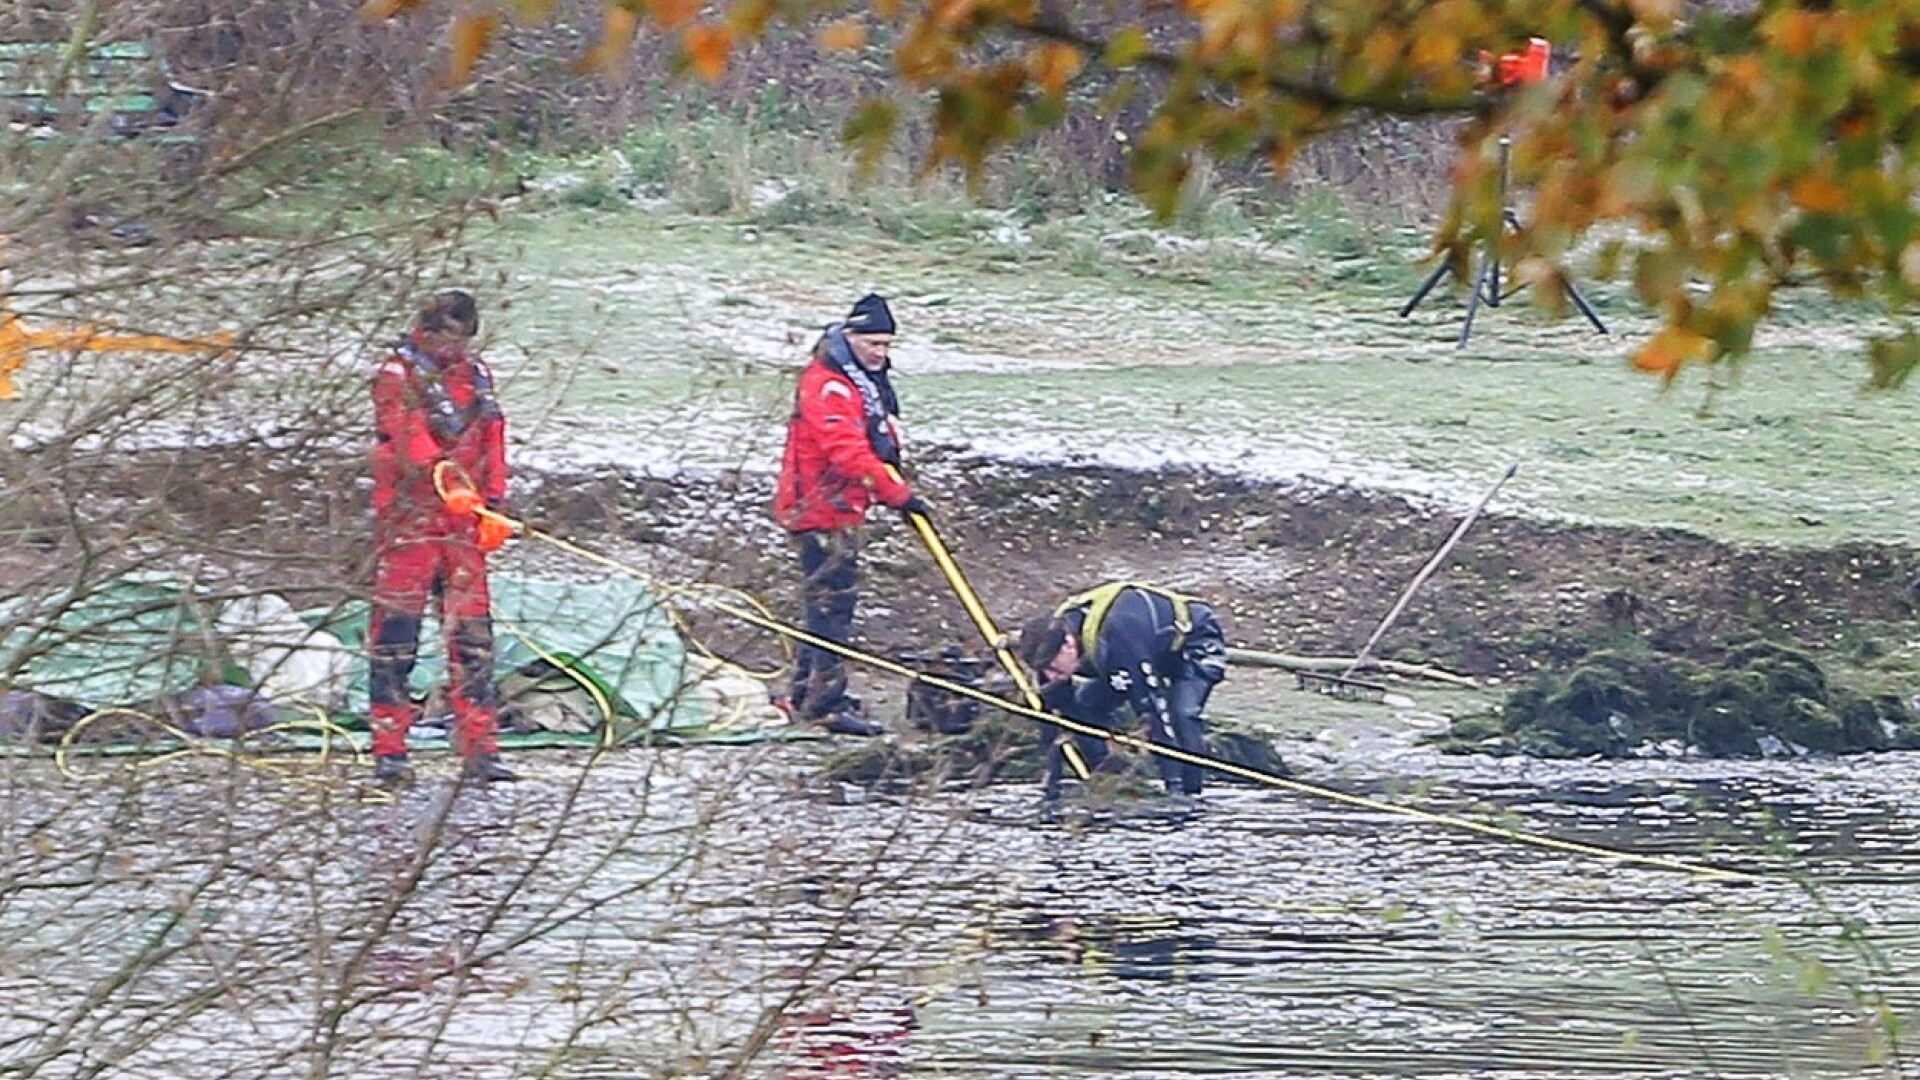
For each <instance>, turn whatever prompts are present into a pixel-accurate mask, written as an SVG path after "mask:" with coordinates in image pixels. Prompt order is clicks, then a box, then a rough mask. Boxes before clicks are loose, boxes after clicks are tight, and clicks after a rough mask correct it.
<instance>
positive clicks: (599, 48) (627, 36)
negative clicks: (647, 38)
mask: <svg viewBox="0 0 1920 1080" xmlns="http://www.w3.org/2000/svg"><path fill="white" fill-rule="evenodd" d="M639 29H640V16H639V14H638V13H637V12H635V11H634V10H633V9H631V8H628V7H624V6H622V5H620V4H606V5H604V6H603V7H602V8H601V9H600V40H598V41H596V42H594V43H593V47H592V48H591V49H588V50H587V55H586V56H584V57H582V58H581V61H580V63H579V64H578V65H576V67H578V68H581V69H584V70H586V71H598V72H600V73H602V74H604V75H607V76H608V77H613V76H616V75H618V74H620V71H621V69H622V68H623V67H625V65H626V60H627V54H628V53H629V52H631V51H632V49H633V36H634V34H635V33H636V32H638V31H639Z"/></svg>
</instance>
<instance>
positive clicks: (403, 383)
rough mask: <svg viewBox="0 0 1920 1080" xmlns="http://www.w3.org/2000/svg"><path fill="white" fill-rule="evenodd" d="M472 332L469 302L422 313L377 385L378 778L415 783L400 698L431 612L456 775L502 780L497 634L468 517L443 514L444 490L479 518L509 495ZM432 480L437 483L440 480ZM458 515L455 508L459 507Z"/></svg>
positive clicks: (458, 300)
mask: <svg viewBox="0 0 1920 1080" xmlns="http://www.w3.org/2000/svg"><path fill="white" fill-rule="evenodd" d="M479 330H480V312H479V308H478V307H477V305H475V303H474V300H473V297H472V296H469V295H468V294H466V293H464V292H460V291H458V290H454V291H449V292H443V293H440V294H439V295H437V296H435V297H433V299H431V300H429V301H428V302H427V303H426V305H425V306H424V307H422V308H421V309H420V312H419V314H418V315H417V316H416V317H415V318H414V323H413V329H412V331H411V332H410V333H409V334H408V335H407V338H406V339H405V340H404V341H401V342H400V343H399V344H397V345H395V346H394V349H393V353H392V355H390V356H389V357H388V358H387V359H386V361H385V362H384V363H382V364H381V365H380V369H379V371H378V372H377V373H375V375H374V377H373V411H374V447H373V521H374V577H373V623H372V626H371V627H370V628H369V631H368V634H367V646H368V696H369V698H370V699H371V702H372V709H371V712H372V717H371V722H372V726H373V753H374V759H375V763H376V764H375V772H374V775H375V776H376V777H377V778H378V779H380V780H381V781H382V782H386V783H399V782H403V781H405V780H407V779H409V778H410V777H411V776H412V770H411V768H410V767H409V765H408V761H407V730H408V728H410V727H411V726H412V725H413V722H414V720H415V719H417V718H418V712H419V710H418V707H417V706H416V705H415V704H414V703H413V701H412V699H411V697H410V696H409V694H408V690H407V679H408V676H409V675H411V674H412V672H413V665H414V661H415V657H416V650H417V648H418V646H419V641H420V617H421V615H422V614H423V613H424V612H425V611H426V607H427V602H428V600H430V599H432V598H434V597H435V596H437V597H438V599H439V615H440V625H441V627H442V629H443V630H444V632H445V634H446V648H447V671H448V682H449V683H450V686H449V687H448V694H447V696H448V699H449V702H450V704H451V705H452V709H453V716H454V743H455V746H456V747H457V748H458V749H459V751H460V754H461V756H462V757H463V758H465V761H466V765H465V772H466V774H467V775H468V776H469V777H471V778H473V779H476V780H479V781H481V782H484V783H491V782H494V781H497V780H512V779H514V775H513V773H511V772H510V771H508V770H507V769H506V768H505V767H504V766H502V765H501V764H500V759H499V744H498V742H497V738H496V736H497V730H498V727H499V712H500V701H499V691H498V689H497V688H496V687H495V686H494V684H493V622H492V617H491V607H492V604H491V599H490V597H489V595H488V592H487V551H488V550H491V548H492V547H497V546H498V544H499V540H498V538H495V537H490V536H483V535H482V532H483V531H482V528H481V522H480V520H479V517H478V515H476V514H475V513H474V512H473V511H472V509H471V508H467V509H460V508H458V506H457V505H456V506H449V504H448V501H447V500H446V499H444V498H443V492H444V491H446V490H448V489H449V488H450V487H454V488H464V489H467V491H466V492H465V493H466V494H467V496H468V498H472V495H473V494H475V493H477V495H478V496H479V497H480V499H483V500H484V502H485V504H486V505H487V506H489V507H494V508H498V507H500V506H501V505H502V504H503V503H504V500H505V498H506V494H507V459H506V421H505V419H504V418H503V417H502V416H501V413H500V404H499V402H498V401H497V400H496V399H495V397H494V391H493V375H492V373H491V372H490V371H489V370H488V369H487V365H486V364H485V363H484V362H482V361H481V359H480V358H479V357H478V356H475V355H473V354H472V353H471V352H470V351H469V346H470V345H471V343H472V341H473V338H474V335H475V334H477V333H478V332H479ZM436 472H438V473H439V476H438V478H437V479H436ZM456 503H457V500H456Z"/></svg>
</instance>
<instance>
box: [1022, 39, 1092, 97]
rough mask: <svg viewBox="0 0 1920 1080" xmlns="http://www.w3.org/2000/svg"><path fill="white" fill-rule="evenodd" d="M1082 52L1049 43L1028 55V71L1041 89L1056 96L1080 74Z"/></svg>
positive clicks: (1056, 43)
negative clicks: (1070, 80) (1069, 81)
mask: <svg viewBox="0 0 1920 1080" xmlns="http://www.w3.org/2000/svg"><path fill="white" fill-rule="evenodd" d="M1081 63H1082V60H1081V57H1080V50H1079V49H1076V48H1074V47H1073V46H1071V45H1063V44H1061V43H1059V42H1053V41H1049V42H1047V43H1046V44H1044V45H1041V46H1039V47H1038V48H1036V49H1034V50H1033V51H1032V52H1030V53H1028V54H1027V71H1028V73H1030V74H1031V75H1032V76H1033V81H1034V82H1036V83H1039V84H1040V88H1041V89H1042V90H1045V91H1046V92H1047V93H1049V94H1052V95H1054V96H1056V97H1057V96H1059V95H1060V94H1062V93H1064V92H1065V91H1066V89H1067V80H1069V79H1071V78H1073V77H1074V76H1075V75H1077V74H1079V72H1080V65H1081Z"/></svg>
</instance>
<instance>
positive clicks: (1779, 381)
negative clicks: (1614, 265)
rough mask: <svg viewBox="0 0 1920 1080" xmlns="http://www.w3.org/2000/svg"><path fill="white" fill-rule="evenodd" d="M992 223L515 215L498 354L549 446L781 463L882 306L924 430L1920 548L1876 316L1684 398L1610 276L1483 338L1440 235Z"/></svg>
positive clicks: (1319, 228) (1483, 323)
mask: <svg viewBox="0 0 1920 1080" xmlns="http://www.w3.org/2000/svg"><path fill="white" fill-rule="evenodd" d="M969 213H971V214H973V215H975V220H976V227H975V229H974V231H973V233H972V234H971V235H967V236H952V237H946V238H943V239H934V240H927V241H924V242H909V241H902V240H898V239H894V238H891V237H889V236H887V235H884V233H883V232H882V231H880V230H878V229H876V228H874V227H871V226H848V227H846V228H843V229H837V230H822V229H800V228H773V227H768V226H767V225H765V224H764V219H763V218H762V217H758V216H756V215H754V214H747V215H738V216H722V217H712V216H701V215H690V214H684V213H677V212H674V211H672V210H669V209H664V208H663V209H659V210H656V211H653V212H649V213H610V212H605V211H585V210H579V209H565V208H547V209H542V210H538V211H532V212H527V213H523V214H517V215H509V216H508V217H507V218H506V219H505V221H504V222H503V224H502V225H501V226H500V227H499V228H498V229H497V230H496V231H493V232H491V233H490V234H488V235H487V236H486V237H484V238H483V239H482V240H481V250H480V252H479V259H480V262H481V265H483V266H485V267H488V268H490V271H498V273H499V274H500V275H502V278H501V280H502V282H503V285H502V288H504V290H505V291H506V292H507V293H510V294H511V295H512V298H513V310H512V311H511V312H510V313H508V314H507V315H506V317H504V318H502V319H500V320H498V321H497V322H496V323H495V327H496V329H497V332H498V335H499V338H498V340H497V342H496V345H495V351H496V355H499V356H503V357H518V358H519V359H520V362H519V363H518V364H516V365H512V366H514V367H515V368H516V374H517V378H516V379H515V381H514V383H513V386H512V389H511V393H512V394H513V395H514V396H515V397H517V398H519V399H521V402H522V407H521V412H522V414H523V415H527V416H530V417H533V418H535V419H534V420H533V422H531V423H527V424H523V425H522V427H521V432H522V434H523V435H524V436H525V437H526V438H527V439H528V440H529V443H530V449H531V450H532V452H534V453H535V454H536V455H548V454H551V455H554V456H557V457H567V458H572V459H575V460H584V461H596V460H597V461H609V462H621V463H628V464H646V465H647V466H648V467H650V468H656V469H673V468H676V467H679V466H682V465H700V466H713V467H727V466H745V467H748V468H753V469H771V468H773V467H774V465H775V464H776V459H777V454H778V447H779V439H780V434H781V431H780V429H781V420H782V418H783V417H784V415H785V411H786V408H787V398H786V395H787V394H788V393H790V377H791V373H792V370H793V368H794V366H795V365H796V364H798V363H799V360H800V357H801V356H802V355H803V352H804V349H805V347H806V345H807V344H808V343H809V342H810V340H811V335H812V334H813V333H815V332H816V330H817V328H818V326H819V324H821V323H823V322H825V321H827V320H829V319H832V318H834V317H837V316H838V315H839V314H840V313H841V311H842V309H844V307H845V305H846V304H847V302H848V301H849V300H850V299H851V298H852V297H854V296H857V295H859V294H860V293H861V292H863V291H865V290H867V289H869V288H875V289H880V290H882V291H885V292H887V293H889V294H890V295H892V296H894V297H895V298H896V310H897V312H898V314H899V316H900V319H901V322H902V326H903V336H902V339H901V342H900V344H899V346H898V348H897V350H896V357H897V361H896V362H897V364H898V367H899V370H900V372H901V375H902V378H901V383H900V385H901V387H902V389H903V393H904V395H905V402H906V409H907V422H908V427H909V431H910V433H911V434H912V435H913V436H915V437H918V438H921V439H932V440H937V441H940V442H945V443H952V444H957V445H961V446H965V447H970V448H973V449H975V450H978V451H979V452H981V453H984V454H988V455H991V456H998V457H1014V458H1022V459H1033V460H1050V461H1059V460H1077V461H1097V462H1109V463H1120V464H1129V465H1137V466H1141V467H1153V466H1157V465H1164V464H1184V465H1196V466H1206V467H1211V468H1218V469H1224V470H1228V471H1238V472H1244V473H1248V474H1252V475H1257V476H1262V477H1268V478H1274V479H1284V478H1288V477H1293V476H1309V477H1314V478H1317V479H1321V480H1328V481H1336V482H1353V483H1359V484H1369V485H1377V486H1381V487H1385V488H1390V489H1397V490H1408V491H1415V492H1424V493H1429V494H1432V495H1436V496H1438V497H1441V498H1445V499H1450V500H1456V501H1459V500H1465V499H1468V498H1469V497H1471V496H1473V495H1475V494H1477V493H1478V492H1479V491H1480V490H1482V489H1483V488H1484V487H1485V485H1486V484H1487V483H1488V482H1490V480H1491V479H1492V478H1493V477H1494V476H1496V475H1497V474H1498V473H1499V471H1500V470H1501V469H1502V468H1503V467H1504V466H1505V464H1506V463H1507V462H1509V461H1518V462H1520V464H1521V470H1520V473H1519V476H1518V477H1517V478H1516V480H1515V481H1514V482H1513V483H1512V484H1511V485H1509V487H1508V488H1507V491H1506V494H1504V495H1503V497H1502V503H1503V505H1504V506H1505V507H1506V508H1508V509H1515V508H1518V509H1523V510H1525V511H1527V512H1531V513H1537V514H1540V515H1545V516H1551V517H1565V518H1572V519H1580V520H1591V521H1598V522H1605V523H1620V524H1625V523H1633V524H1657V525H1672V526H1679V527H1685V528H1691V529H1698V530H1701V531H1705V532H1708V533H1712V534H1714V535H1718V536H1722V537H1726V538H1730V539H1736V540H1753V541H1762V542H1769V543H1786V544H1808V545H1825V544H1832V543H1839V542H1844V541H1848V540H1877V541H1887V542H1906V541H1907V540H1908V539H1909V538H1910V537H1912V536H1914V535H1915V534H1916V533H1920V500H1914V499H1912V498H1911V497H1909V496H1908V495H1907V492H1906V487H1907V481H1906V479H1905V478H1906V476H1907V475H1908V474H1909V472H1910V471H1911V468H1912V467H1913V465H1914V464H1915V462H1914V461H1913V458H1914V457H1915V456H1916V454H1920V451H1916V450H1915V449H1914V448H1913V443H1912V440H1911V439H1910V438H1909V437H1908V415H1909V413H1910V411H1911V409H1910V402H1909V400H1908V399H1907V397H1906V396H1905V395H1904V394H1900V393H1893V394H1881V393H1871V392H1867V391H1865V390H1863V389H1862V386H1863V384H1864V368H1858V369H1856V368H1852V367H1849V366H1848V365H1847V363H1846V362H1844V361H1841V362H1836V360H1835V359H1834V358H1835V357H1836V356H1840V355H1844V354H1845V353H1846V352H1847V351H1848V350H1849V349H1852V348H1854V347H1856V346H1857V343H1858V335H1859V334H1860V333H1861V326H1862V324H1861V322H1860V318H1859V313H1858V312H1843V311H1835V310H1833V309H1832V308H1831V307H1830V306H1829V305H1827V304H1826V303H1825V302H1824V301H1821V300H1818V299H1815V298H1811V297H1809V298H1806V299H1805V300H1804V301H1803V302H1802V301H1800V299H1799V298H1790V299H1789V306H1787V308H1786V309H1785V310H1784V311H1783V313H1782V318H1781V319H1780V321H1779V325H1777V326H1776V327H1774V328H1773V329H1772V330H1771V331H1770V332H1769V333H1768V334H1767V336H1766V337H1765V338H1763V340H1762V344H1761V347H1760V348H1759V349H1758V350H1757V352H1756V355H1755V356H1754V358H1753V359H1751V360H1749V361H1748V362H1747V363H1746V364H1745V365H1744V366H1743V367H1742V368H1740V369H1737V370H1711V371H1701V372H1698V373H1694V374H1690V375H1689V377H1687V378H1685V379H1683V380H1682V381H1681V382H1680V383H1679V384H1678V385H1676V386H1675V387H1673V388H1671V389H1668V390H1665V391H1663V390H1662V388H1661V386H1660V385H1659V384H1658V383H1657V382H1656V381H1654V380H1651V379H1648V378H1646V377H1644V376H1640V375H1637V374H1635V373H1633V372H1631V371H1630V370H1629V369H1628V367H1627V365H1626V363H1625V357H1626V355H1627V353H1628V351H1629V349H1630V347H1631V344H1632V342H1634V341H1635V340H1637V338H1638V335H1640V334H1642V333H1644V332H1645V330H1646V329H1647V328H1648V326H1649V325H1650V322H1649V319H1648V318H1647V315H1646V313H1645V312H1644V311H1641V310H1638V309H1637V308H1635V307H1633V306H1632V305H1631V304H1630V302H1629V301H1628V300H1627V298H1626V297H1625V293H1624V290H1623V289H1622V288H1620V287H1618V286H1615V285H1611V284H1609V283H1604V282H1588V283H1587V286H1588V287H1587V291H1588V294H1589V296H1590V298H1591V299H1593V300H1594V301H1595V302H1596V303H1597V304H1598V305H1599V306H1600V308H1601V311H1602V313H1603V315H1604V317H1605V318H1606V320H1607V321H1608V323H1609V325H1610V326H1611V327H1612V329H1613V330H1614V332H1615V334H1614V336H1613V337H1602V336H1600V335H1598V334H1595V333H1593V332H1591V331H1590V330H1589V329H1588V328H1587V327H1586V326H1585V324H1584V323H1582V322H1580V321H1578V319H1577V317H1574V318H1567V319H1561V320H1558V321H1555V320H1551V319H1549V318H1547V317H1545V316H1544V315H1543V314H1542V313H1541V312H1539V311H1538V310H1537V309H1536V308H1535V307H1534V305H1532V304H1531V303H1528V302H1527V298H1526V297H1524V296H1523V297H1519V298H1515V299H1513V300H1511V301H1509V303H1508V304H1506V305H1504V306H1502V307H1501V308H1499V309H1497V310H1487V309H1482V312H1481V314H1480V318H1479V320H1478V323H1477V327H1476V331H1475V335H1474V337H1473V339H1472V341H1471V342H1470V344H1469V346H1468V347H1467V348H1465V349H1457V348H1455V339H1456V337H1457V334H1458V330H1459V326H1460V317H1461V314H1462V305H1461V303H1460V298H1459V297H1458V296H1457V295H1450V294H1448V293H1447V292H1446V291H1445V290H1444V289H1442V290H1440V291H1437V292H1436V293H1435V294H1434V295H1433V296H1431V297H1429V298H1428V300H1427V302H1426V303H1425V304H1423V305H1422V306H1421V307H1420V308H1419V309H1418V310H1417V311H1416V312H1415V313H1414V315H1413V317H1411V318H1409V319H1405V320H1402V319H1401V318H1399V317H1398V314H1397V313H1398V310H1399V307H1400V305H1401V304H1402V303H1404V301H1405V300H1406V298H1407V297H1408V296H1409V295H1411V293H1412V291H1413V289H1414V288H1415V287H1416V286H1417V285H1418V284H1419V281H1420V280H1421V278H1422V277H1423V270H1424V267H1423V266H1422V265H1421V264H1419V263H1418V260H1419V258H1420V256H1421V254H1422V249H1421V246H1420V242H1419V238H1418V236H1417V234H1414V233H1412V232H1410V231H1402V230H1395V229H1387V228H1383V227H1379V226H1373V227H1369V226H1366V225H1364V224H1358V223H1353V222H1344V223H1341V222H1331V221H1328V220H1326V217H1327V215H1330V214H1331V213H1332V211H1331V208H1328V207H1312V208H1307V209H1306V210H1304V211H1300V212H1296V213H1295V214H1294V215H1292V216H1276V217H1273V218H1270V219H1266V220H1261V221H1258V222H1254V223H1251V224H1250V225H1249V227H1248V228H1247V229H1246V230H1244V231H1242V232H1240V233H1238V234H1233V235H1223V236H1215V237H1194V236H1189V235H1183V234H1181V233H1178V232H1175V231H1170V230H1165V229H1159V228H1156V227H1154V226H1153V225H1152V224H1151V223H1150V222H1147V221H1145V220H1144V219H1140V218H1133V219H1129V218H1128V217H1127V214H1126V211H1125V209H1124V208H1122V207H1113V208H1110V209H1108V210H1106V211H1105V212H1096V213H1089V214H1086V215H1082V216H1080V217H1078V218H1074V219H1061V220H1056V221H1049V222H1045V223H1041V224H1038V225H1035V226H1020V225H1017V224H1014V223H1010V222H1009V221H1007V220H1006V219H1004V217H1002V218H1000V219H999V220H995V218H994V216H993V215H991V214H989V213H987V212H985V211H969ZM583 360H584V361H585V362H582V361H583Z"/></svg>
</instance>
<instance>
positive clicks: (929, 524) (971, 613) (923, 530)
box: [887, 465, 1093, 780]
mask: <svg viewBox="0 0 1920 1080" xmlns="http://www.w3.org/2000/svg"><path fill="white" fill-rule="evenodd" d="M887 473H888V474H889V475H891V476H892V477H893V478H894V479H895V480H898V481H900V482H901V483H906V479H905V478H904V477H902V476H901V475H900V470H899V469H897V468H895V467H893V466H892V465H889V466H887ZM907 520H908V521H911V522H913V528H914V531H915V532H918V533H919V534H920V542H921V543H923V544H925V545H926V546H927V553H928V554H930V555H932V556H933V563H934V565H935V566H938V567H939V568H940V573H941V574H943V575H945V577H946V579H947V584H948V585H950V586H952V587H953V592H954V595H955V596H958V597H959V598H960V606H961V607H963V608H966V609H967V616H968V617H969V618H971V619H972V620H973V625H974V628H975V629H976V630H978V631H980V636H981V638H982V639H984V640H985V641H986V643H987V648H989V649H992V650H993V655H994V658H995V659H996V660H999V661H1000V666H1001V667H1003V668H1005V669H1006V672H1007V674H1008V675H1009V676H1011V677H1012V679H1013V685H1014V687H1015V688H1016V689H1018V690H1019V691H1020V699H1021V701H1022V702H1023V703H1024V704H1025V705H1026V706H1027V708H1029V709H1032V710H1033V711H1034V712H1045V711H1046V709H1045V706H1044V705H1043V704H1042V703H1041V701H1040V692H1039V691H1038V690H1036V689H1034V686H1033V680H1031V679H1029V678H1027V673H1026V670H1025V669H1024V668H1022V667H1021V666H1020V661H1018V660H1015V659H1014V658H1013V653H1012V652H1011V651H1009V650H1008V649H1007V646H1006V642H1005V641H1004V640H1003V639H1002V637H1001V634H1000V628H999V627H998V626H995V625H994V623H993V616H991V615H989V614H987V609H986V605H984V604H982V603H981V602H980V596H979V594H978V593H975V592H974V591H973V586H972V585H970V584H968V582H967V576H966V575H965V574H962V573H961V572H960V564H959V563H956V562H954V561H953V553H952V552H950V551H948V550H947V545H946V542H945V541H943V540H941V539H940V533H939V532H938V531H936V530H935V529H934V527H933V521H932V520H931V519H930V518H928V517H927V516H926V515H925V514H914V513H909V514H908V515H907ZM1058 738H1059V739H1060V740H1061V744H1060V748H1061V750H1062V752H1064V753H1065V755H1066V759H1067V767H1068V768H1070V769H1072V770H1073V775H1074V776H1076V777H1078V778H1079V779H1081V780H1085V779H1087V778H1088V777H1090V776H1092V775H1093V770H1092V769H1090V768H1088V767H1087V760H1086V758H1084V757H1082V756H1081V755H1080V748H1079V747H1077V746H1075V745H1074V744H1073V742H1072V740H1071V739H1069V738H1068V737H1067V736H1065V735H1061V736H1058Z"/></svg>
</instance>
